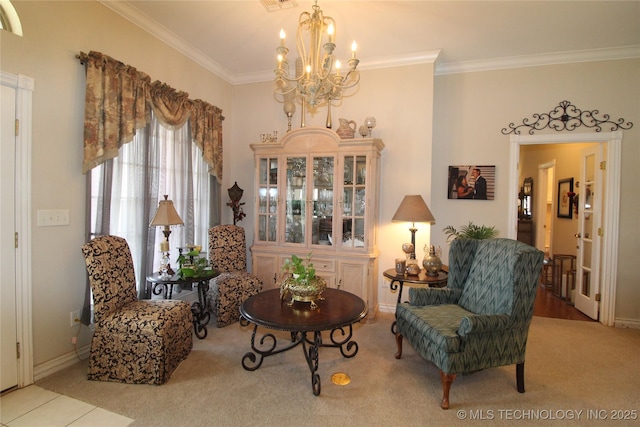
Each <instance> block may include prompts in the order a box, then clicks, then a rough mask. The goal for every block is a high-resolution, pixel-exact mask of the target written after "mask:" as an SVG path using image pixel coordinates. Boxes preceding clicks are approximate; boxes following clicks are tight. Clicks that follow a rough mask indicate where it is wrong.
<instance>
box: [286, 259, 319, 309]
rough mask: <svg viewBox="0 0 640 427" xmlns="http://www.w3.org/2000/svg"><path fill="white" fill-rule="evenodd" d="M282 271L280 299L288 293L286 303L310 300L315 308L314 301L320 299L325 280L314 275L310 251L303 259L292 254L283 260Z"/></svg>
mask: <svg viewBox="0 0 640 427" xmlns="http://www.w3.org/2000/svg"><path fill="white" fill-rule="evenodd" d="M282 271H283V273H284V276H283V280H282V282H281V283H280V299H281V300H284V299H285V298H286V297H287V295H289V296H290V297H291V300H290V301H289V302H288V303H287V304H288V305H293V303H294V301H302V302H310V303H311V308H314V309H315V308H316V307H317V304H316V301H320V300H322V292H324V290H325V288H326V287H327V282H326V281H325V280H324V279H323V278H322V277H320V276H316V269H315V268H314V267H313V264H312V263H311V253H309V254H308V255H307V256H306V258H305V259H302V258H300V257H298V256H296V255H292V256H291V259H287V260H285V263H284V265H283V267H282Z"/></svg>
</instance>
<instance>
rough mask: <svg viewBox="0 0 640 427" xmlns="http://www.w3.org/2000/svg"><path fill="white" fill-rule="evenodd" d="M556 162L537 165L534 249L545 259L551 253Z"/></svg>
mask: <svg viewBox="0 0 640 427" xmlns="http://www.w3.org/2000/svg"><path fill="white" fill-rule="evenodd" d="M555 173H556V161H555V160H552V161H550V162H547V163H543V164H541V165H538V183H539V184H538V188H539V190H538V194H539V196H538V197H537V198H536V199H537V202H536V212H537V214H538V215H537V217H538V218H537V226H536V228H535V233H536V238H535V242H536V248H538V249H540V250H541V251H543V252H544V255H545V257H549V256H550V255H551V254H552V253H553V209H554V206H555V204H554V202H553V201H554V197H553V194H554V193H553V183H554V182H555V176H556V175H555Z"/></svg>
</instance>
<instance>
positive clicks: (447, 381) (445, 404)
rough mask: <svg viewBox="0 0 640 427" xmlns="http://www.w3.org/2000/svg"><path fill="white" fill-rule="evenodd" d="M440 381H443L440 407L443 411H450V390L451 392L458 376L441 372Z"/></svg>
mask: <svg viewBox="0 0 640 427" xmlns="http://www.w3.org/2000/svg"><path fill="white" fill-rule="evenodd" d="M440 379H441V380H442V401H441V402H440V407H441V408H442V409H449V390H451V383H453V381H454V380H455V379H456V374H445V373H444V372H442V371H440Z"/></svg>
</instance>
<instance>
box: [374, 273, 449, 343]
mask: <svg viewBox="0 0 640 427" xmlns="http://www.w3.org/2000/svg"><path fill="white" fill-rule="evenodd" d="M382 275H383V276H384V277H386V278H387V279H389V280H390V281H391V283H390V284H389V289H391V292H395V291H398V304H400V302H401V301H402V288H403V287H404V284H405V283H406V284H407V286H409V287H416V288H420V287H422V288H424V287H428V288H443V287H445V286H447V279H448V277H449V276H448V274H447V273H446V272H445V271H443V270H440V271H439V272H438V275H437V276H428V275H427V273H426V270H425V269H424V268H421V269H420V274H418V275H410V274H398V273H397V272H396V269H395V268H390V269H388V270H385V271H384V273H382ZM391 333H392V334H394V335H395V333H396V322H393V323H392V324H391Z"/></svg>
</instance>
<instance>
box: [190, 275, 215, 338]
mask: <svg viewBox="0 0 640 427" xmlns="http://www.w3.org/2000/svg"><path fill="white" fill-rule="evenodd" d="M209 280H210V279H206V280H201V281H200V282H198V301H194V302H193V304H191V313H193V332H194V333H195V334H196V336H197V337H198V338H200V339H201V340H202V339H205V338H206V337H207V323H209V320H211V314H210V313H209V308H210V307H209V296H208V294H209V292H208V291H209Z"/></svg>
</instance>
